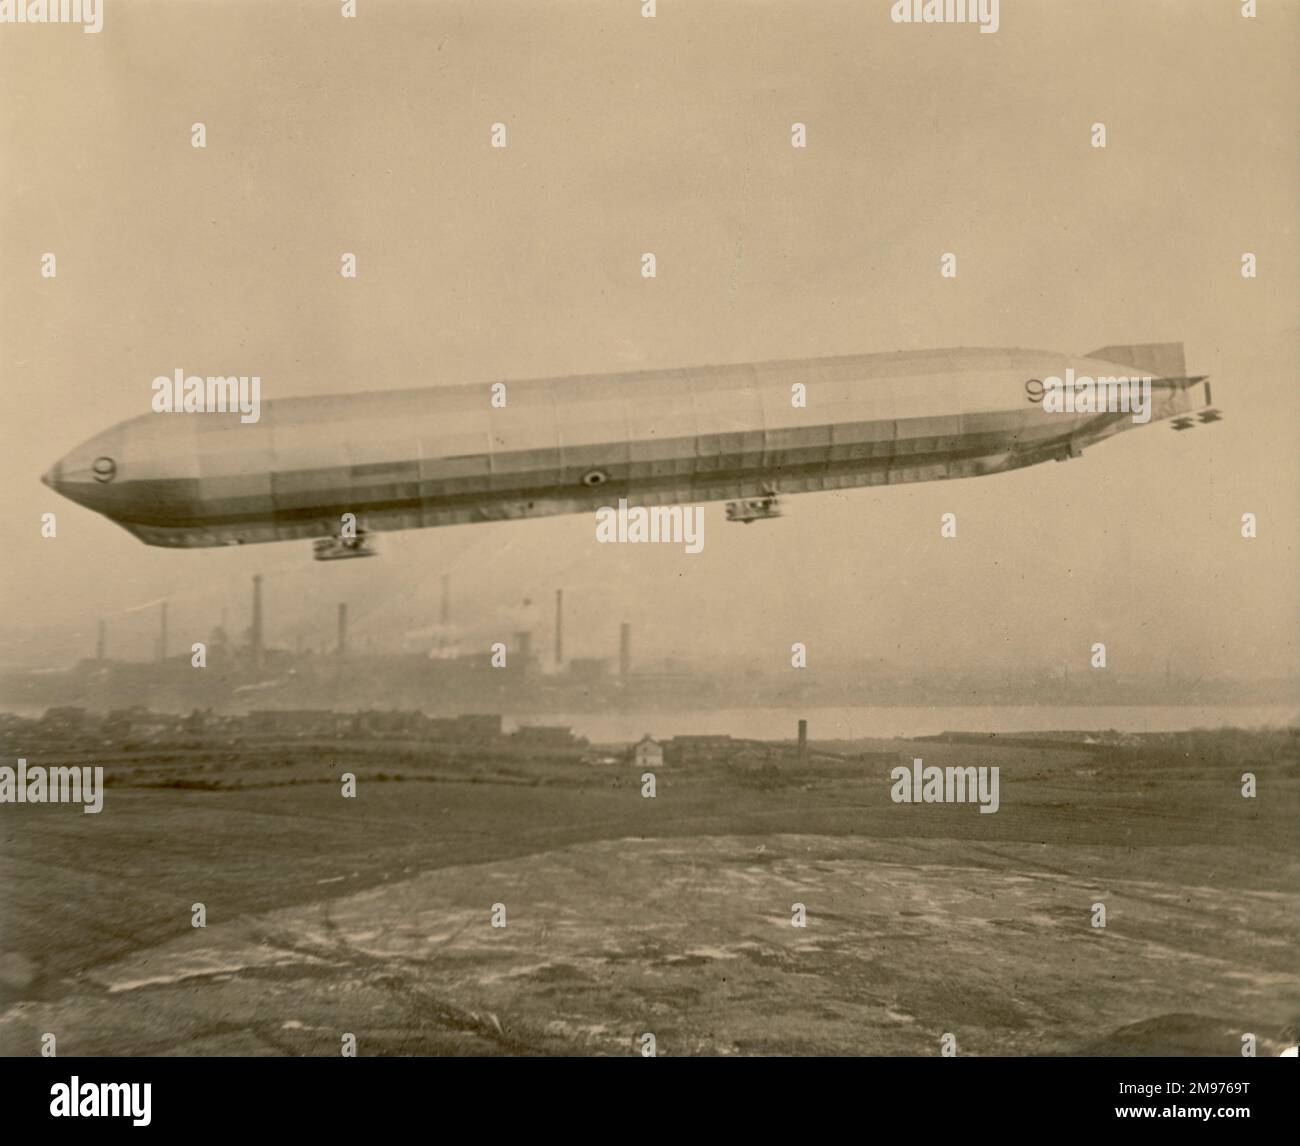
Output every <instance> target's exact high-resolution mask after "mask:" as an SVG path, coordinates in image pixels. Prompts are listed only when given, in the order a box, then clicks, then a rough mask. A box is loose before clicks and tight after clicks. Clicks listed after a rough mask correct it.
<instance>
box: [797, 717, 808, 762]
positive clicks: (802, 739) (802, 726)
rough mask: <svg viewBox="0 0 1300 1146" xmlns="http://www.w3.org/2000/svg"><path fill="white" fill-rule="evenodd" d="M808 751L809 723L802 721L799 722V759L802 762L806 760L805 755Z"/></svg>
mask: <svg viewBox="0 0 1300 1146" xmlns="http://www.w3.org/2000/svg"><path fill="white" fill-rule="evenodd" d="M807 751H808V722H807V721H806V720H801V721H799V759H800V760H802V759H803V758H804V754H805V753H806V752H807Z"/></svg>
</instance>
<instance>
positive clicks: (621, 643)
mask: <svg viewBox="0 0 1300 1146" xmlns="http://www.w3.org/2000/svg"><path fill="white" fill-rule="evenodd" d="M631 671H632V626H631V625H629V624H628V623H627V622H626V621H624V622H623V623H622V624H621V625H619V627H618V675H619V676H620V677H622V678H623V679H624V680H627V678H628V675H629V674H630V673H631Z"/></svg>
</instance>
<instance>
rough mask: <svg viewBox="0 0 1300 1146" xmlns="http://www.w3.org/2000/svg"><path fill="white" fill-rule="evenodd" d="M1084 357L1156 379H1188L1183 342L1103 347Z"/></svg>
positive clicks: (1089, 352) (1091, 351)
mask: <svg viewBox="0 0 1300 1146" xmlns="http://www.w3.org/2000/svg"><path fill="white" fill-rule="evenodd" d="M1084 357H1085V358H1100V359H1101V360H1102V361H1103V362H1118V363H1121V364H1123V365H1124V366H1132V367H1135V368H1137V369H1138V370H1140V371H1142V373H1143V374H1150V375H1151V376H1152V377H1154V378H1185V377H1187V367H1186V366H1185V365H1184V363H1183V344H1182V343H1181V342H1140V343H1138V344H1137V345H1136V346H1103V347H1102V348H1101V349H1100V350H1089V351H1088V353H1087V354H1085V355H1084Z"/></svg>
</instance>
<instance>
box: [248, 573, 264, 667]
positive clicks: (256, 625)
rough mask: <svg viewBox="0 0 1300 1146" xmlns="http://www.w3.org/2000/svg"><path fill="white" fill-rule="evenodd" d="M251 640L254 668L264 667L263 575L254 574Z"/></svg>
mask: <svg viewBox="0 0 1300 1146" xmlns="http://www.w3.org/2000/svg"><path fill="white" fill-rule="evenodd" d="M249 640H250V642H251V644H252V646H253V667H254V668H255V669H260V668H261V667H262V575H261V574H260V573H254V574H253V624H252V627H251V629H250V630H249Z"/></svg>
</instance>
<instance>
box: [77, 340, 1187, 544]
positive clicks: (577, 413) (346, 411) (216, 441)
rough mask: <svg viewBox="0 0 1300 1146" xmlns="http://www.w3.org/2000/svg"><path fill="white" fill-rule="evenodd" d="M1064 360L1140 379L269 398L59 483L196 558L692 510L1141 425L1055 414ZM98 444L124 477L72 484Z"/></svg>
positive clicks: (138, 431) (833, 376) (445, 390)
mask: <svg viewBox="0 0 1300 1146" xmlns="http://www.w3.org/2000/svg"><path fill="white" fill-rule="evenodd" d="M1113 349H1133V350H1144V349H1147V348H1113ZM1157 349H1161V350H1164V351H1166V352H1167V353H1165V354H1164V356H1163V357H1164V361H1163V362H1160V363H1157V366H1158V367H1163V369H1162V370H1161V372H1160V376H1158V377H1156V378H1155V379H1154V380H1153V383H1152V391H1151V412H1150V417H1151V420H1152V421H1155V420H1158V419H1161V418H1165V417H1169V416H1171V415H1174V414H1177V413H1181V412H1185V411H1186V410H1188V409H1190V408H1191V405H1192V398H1191V395H1190V383H1191V382H1194V381H1196V380H1188V379H1186V378H1185V377H1184V376H1183V371H1182V355H1181V349H1180V348H1179V349H1177V354H1176V361H1174V359H1173V358H1172V357H1171V354H1172V353H1173V350H1174V348H1169V347H1164V348H1157ZM1128 357H1129V358H1134V357H1139V356H1135V355H1132V354H1130V355H1129V356H1128ZM1067 368H1069V369H1073V370H1074V371H1075V373H1076V374H1092V375H1110V376H1114V375H1117V374H1120V375H1123V374H1130V375H1136V370H1135V369H1134V363H1133V362H1128V363H1124V362H1115V361H1105V360H1100V359H1096V358H1089V357H1068V356H1063V355H1059V354H1052V353H1050V352H1039V351H1022V350H950V351H938V352H934V351H931V352H923V353H902V354H884V355H862V356H854V357H844V358H829V359H808V360H800V361H790V362H774V363H763V364H754V365H741V366H722V367H707V368H703V369H694V370H667V371H647V372H639V373H634V374H621V375H611V376H601V377H574V378H551V379H539V380H535V381H526V382H511V383H508V384H506V385H505V388H504V391H503V392H502V391H494V390H493V389H492V387H491V386H490V385H487V384H484V385H471V386H452V387H435V388H425V389H418V390H400V391H386V392H378V393H369V394H352V395H339V396H325V397H316V398H289V399H278V400H275V399H273V400H270V401H267V402H265V403H263V405H262V410H261V416H260V418H259V420H258V421H257V422H254V423H244V422H241V421H240V419H239V418H238V416H235V415H228V414H227V415H222V414H212V415H202V414H147V415H143V416H142V417H140V418H136V419H132V420H131V421H128V422H125V423H122V424H120V425H119V426H117V427H114V429H112V430H110V431H108V433H106V434H104V435H101V436H100V438H98V439H92V441H91V442H89V443H86V445H85V446H83V447H82V448H81V450H80V451H76V452H74V455H70V457H69V459H65V461H64V462H63V463H60V466H59V467H56V470H55V471H54V472H55V475H56V477H55V480H54V481H52V482H51V484H53V485H55V486H56V488H60V489H61V491H62V492H67V493H69V496H72V497H74V499H75V500H78V501H81V502H82V503H83V504H86V505H89V506H90V507H91V508H94V509H96V510H98V511H99V512H101V513H104V514H105V515H106V516H108V517H110V518H112V519H113V520H115V521H117V522H118V523H119V524H121V525H122V526H123V527H125V528H126V529H128V530H129V531H130V532H132V533H133V534H135V535H136V536H137V537H139V538H140V539H141V540H143V541H145V542H147V543H149V544H151V545H161V546H173V547H194V546H214V545H229V544H249V543H255V542H266V541H277V540H288V539H292V538H306V537H314V538H320V537H326V536H330V535H331V534H337V533H338V531H339V527H340V520H341V518H342V516H343V515H344V514H349V513H350V514H353V515H355V517H356V519H357V521H358V523H359V524H360V525H361V526H362V528H364V529H365V530H367V531H370V532H378V531H385V530H396V529H414V528H421V527H428V526H441V525H452V524H460V523H468V522H479V521H503V520H513V519H518V518H525V517H537V516H545V515H548V514H559V513H579V512H584V511H594V510H595V509H597V508H600V507H601V506H606V505H611V504H614V503H615V502H616V501H617V499H619V498H624V497H625V498H627V499H628V501H629V502H630V503H632V504H675V503H700V502H708V501H721V500H732V499H740V498H752V497H760V496H763V495H767V494H771V493H779V494H781V495H785V494H795V493H809V492H817V491H824V490H838V489H849V488H854V487H861V486H873V485H892V484H900V483H905V482H917V481H934V480H944V479H951V478H959V477H973V476H980V475H984V474H991V473H998V472H1002V471H1005V470H1010V469H1015V468H1019V467H1022V466H1026V465H1032V464H1035V463H1038V462H1042V461H1047V460H1051V459H1053V458H1066V457H1070V456H1073V455H1075V454H1077V453H1078V452H1079V450H1080V449H1081V448H1082V446H1083V445H1085V444H1090V443H1091V442H1094V441H1098V440H1100V439H1102V438H1104V437H1108V436H1110V435H1111V434H1114V433H1117V432H1119V431H1121V430H1124V429H1128V428H1130V427H1132V426H1134V425H1135V424H1136V423H1135V422H1134V419H1133V418H1132V416H1131V415H1130V414H1129V413H1127V412H1105V411H1103V412H1087V413H1077V414H1066V413H1049V412H1047V411H1045V410H1044V409H1043V404H1042V402H1041V401H1039V400H1036V399H1035V397H1034V393H1035V391H1034V389H1033V383H1034V382H1035V381H1038V382H1039V383H1041V380H1042V379H1044V378H1046V377H1049V376H1063V375H1064V374H1065V371H1066V370H1067ZM1170 371H1176V373H1170ZM800 387H802V392H800ZM494 399H495V403H498V404H494ZM503 399H504V405H500V404H499V403H500V402H501V401H502V400H503ZM99 450H102V451H106V453H105V454H104V455H102V456H101V457H100V459H99V460H100V461H102V457H103V456H107V457H110V458H112V459H113V465H114V476H113V478H112V480H111V481H109V482H99V483H95V484H91V483H88V482H85V481H82V482H80V483H78V485H77V489H76V491H75V492H72V491H70V490H69V489H67V488H64V486H65V485H68V484H70V483H71V478H70V475H71V474H74V473H83V472H84V471H85V469H86V466H87V464H88V463H87V460H86V459H87V458H88V457H90V456H91V455H93V454H95V453H96V451H99ZM108 451H111V452H108ZM61 480H62V482H63V484H62V485H61V484H60V481H61Z"/></svg>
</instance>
